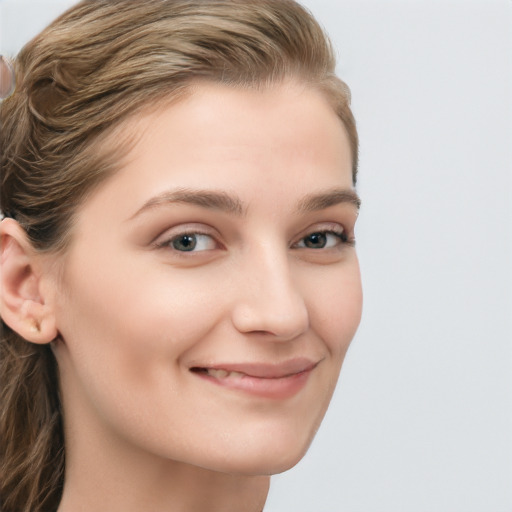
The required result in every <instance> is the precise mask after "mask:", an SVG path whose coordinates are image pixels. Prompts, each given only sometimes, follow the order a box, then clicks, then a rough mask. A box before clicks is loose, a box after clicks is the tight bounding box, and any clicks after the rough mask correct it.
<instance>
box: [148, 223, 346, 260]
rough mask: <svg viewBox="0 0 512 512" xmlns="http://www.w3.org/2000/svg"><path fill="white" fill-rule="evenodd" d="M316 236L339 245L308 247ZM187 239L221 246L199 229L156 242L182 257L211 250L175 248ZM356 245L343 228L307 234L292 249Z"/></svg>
mask: <svg viewBox="0 0 512 512" xmlns="http://www.w3.org/2000/svg"><path fill="white" fill-rule="evenodd" d="M315 235H323V236H325V237H328V236H334V237H336V238H337V239H338V243H336V244H335V245H334V246H332V245H331V247H318V248H313V247H307V246H306V242H305V240H306V239H307V238H308V237H313V236H315ZM185 237H195V238H196V240H195V243H197V237H209V238H210V239H211V240H212V241H213V243H214V244H215V245H216V246H219V245H220V244H219V243H218V242H217V241H216V239H215V236H214V235H212V234H211V233H206V232H204V231H201V230H199V229H189V230H185V231H183V232H181V233H177V234H175V235H173V236H171V237H170V238H166V239H165V240H163V241H161V242H156V243H155V246H156V247H157V248H170V249H171V250H173V251H174V252H176V253H178V254H180V255H184V254H186V253H187V252H188V253H198V252H205V251H208V250H211V249H203V250H201V251H196V250H195V248H196V246H195V245H194V247H192V249H191V250H189V251H187V250H179V249H177V248H176V247H173V244H174V243H175V242H176V241H178V240H179V239H182V240H183V239H184V238H185ZM325 243H326V244H328V243H329V242H328V241H326V242H325ZM300 244H302V245H300ZM354 245H355V239H353V238H349V237H348V236H347V234H346V232H345V231H344V230H343V229H342V228H336V229H318V230H313V231H311V232H309V233H307V234H306V235H304V236H303V237H301V238H300V240H299V241H298V242H296V243H294V244H293V245H292V246H291V248H292V249H310V250H312V251H320V250H333V249H336V248H338V249H339V248H340V246H349V247H353V246H354ZM216 248H217V247H216Z"/></svg>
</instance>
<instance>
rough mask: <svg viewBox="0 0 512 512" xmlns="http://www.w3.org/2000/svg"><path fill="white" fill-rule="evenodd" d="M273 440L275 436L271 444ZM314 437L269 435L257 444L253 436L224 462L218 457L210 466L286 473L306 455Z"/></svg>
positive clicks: (253, 472)
mask: <svg viewBox="0 0 512 512" xmlns="http://www.w3.org/2000/svg"><path fill="white" fill-rule="evenodd" d="M298 437H299V439H298ZM269 439H272V442H270V443H269V442H268V440H269ZM312 439H313V435H310V436H303V435H302V436H300V435H299V436H288V437H287V439H283V438H280V436H272V435H271V434H269V435H267V442H266V443H257V442H256V443H255V442H254V439H253V440H251V442H248V443H247V444H246V445H245V446H241V447H240V448H239V449H237V450H236V451H233V450H230V453H226V454H225V455H224V458H223V459H222V460H221V461H220V464H219V461H218V460H217V461H212V462H213V464H212V465H211V467H210V469H216V470H218V471H221V472H224V473H231V474H239V475H245V476H263V475H265V476H269V475H276V474H279V473H283V472H284V471H287V470H289V469H291V468H292V467H294V466H295V465H296V464H297V463H298V462H299V461H300V460H301V459H302V458H303V457H304V455H305V454H306V452H307V450H308V448H309V446H310V444H311V441H312ZM214 466H217V467H214Z"/></svg>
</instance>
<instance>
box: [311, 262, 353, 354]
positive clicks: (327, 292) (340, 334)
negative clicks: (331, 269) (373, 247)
mask: <svg viewBox="0 0 512 512" xmlns="http://www.w3.org/2000/svg"><path fill="white" fill-rule="evenodd" d="M319 282H323V283H324V288H323V289H322V290H320V289H318V288H316V289H315V290H313V291H312V297H313V298H312V303H313V304H314V305H312V306H311V307H310V312H311V323H312V324H314V328H315V330H316V332H317V333H318V334H319V336H320V337H321V338H322V339H323V340H324V342H325V343H326V345H327V346H328V348H329V350H330V352H331V353H332V354H333V355H334V356H336V357H337V358H338V359H340V358H341V359H343V357H344V355H345V353H346V351H347V349H348V346H349V344H350V342H351V341H352V338H353V337H354V335H355V333H356V331H357V328H358V326H359V323H360V321H361V313H362V302H363V294H362V286H361V277H360V273H359V266H358V264H357V260H354V261H353V262H351V264H350V265H349V266H347V267H346V268H343V269H341V271H340V272H339V274H338V275H337V276H334V275H333V276H331V279H324V280H323V281H319ZM340 364H341V361H340Z"/></svg>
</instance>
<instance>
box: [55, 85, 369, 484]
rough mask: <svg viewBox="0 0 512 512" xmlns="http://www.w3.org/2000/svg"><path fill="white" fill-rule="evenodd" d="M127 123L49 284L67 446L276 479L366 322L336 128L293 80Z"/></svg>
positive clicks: (343, 147) (352, 207)
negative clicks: (125, 149) (119, 156)
mask: <svg viewBox="0 0 512 512" xmlns="http://www.w3.org/2000/svg"><path fill="white" fill-rule="evenodd" d="M124 129H125V130H126V132H127V133H134V134H136V135H137V142H136V144H135V145H134V147H133V150H131V151H130V153H129V154H127V155H126V163H125V164H124V166H123V168H122V169H121V170H120V171H119V172H118V173H116V174H115V175H114V176H112V177H111V178H109V179H108V180H107V181H106V182H104V183H103V184H102V185H101V186H100V187H99V188H98V189H97V190H96V191H95V192H94V193H93V194H92V195H91V196H90V197H89V198H88V199H87V200H86V202H85V203H84V204H83V205H82V206H81V207H80V209H79V211H78V214H77V220H76V223H75V225H74V228H73V238H72V243H71V245H70V248H69V250H68V252H67V253H66V255H65V256H64V259H63V262H62V268H61V274H60V275H59V279H58V280H55V283H56V284H55V291H56V293H55V295H54V300H55V301H56V302H55V308H56V309H55V311H56V318H57V326H58V329H59V332H60V334H61V338H62V340H63V341H59V342H58V343H56V344H55V347H54V350H55V353H56V356H57V359H58V362H59V368H60V373H61V386H62V393H63V402H64V411H65V421H66V429H67V431H66V432H67V436H68V437H67V439H68V448H70V447H71V449H73V447H75V448H74V449H76V450H77V451H79V450H82V451H89V452H90V451H94V450H96V451H97V452H98V453H99V452H100V451H101V453H105V452H107V453H108V452H109V451H117V453H121V452H122V453H125V454H126V453H129V452H130V451H131V452H133V453H138V454H141V453H143V454H145V456H150V457H156V458H158V459H159V460H160V461H165V460H172V461H175V462H176V461H177V462H183V463H187V464H192V465H196V466H201V467H203V468H207V469H213V470H217V471H223V472H235V473H242V474H270V473H276V472H280V471H283V470H285V469H287V468H289V467H291V466H292V465H293V464H295V463H296V462H297V461H298V460H299V459H300V457H302V456H303V454H304V452H305V450H306V449H307V447H308V445H309V443H310V442H311V440H312V437H313V435H314V433H315V431H316V430H317V428H318V426H319V424H320V421H321V419H322V417H323V415H324V413H325V411H326V408H327V405H328V403H329V400H330V398H331V395H332V392H333V390H334V387H335V384H336V381H337V379H338V374H339V371H340V367H341V364H342V361H343V358H344V355H345V353H346V350H347V348H348V345H349V343H350V340H351V339H352V337H353V335H354V333H355V331H356V328H357V326H358V323H359V320H360V314H361V284H360V276H359V267H358V261H357V256H356V252H355V249H354V247H353V238H354V224H355V222H356V218H357V196H355V193H354V191H353V187H352V174H351V155H350V149H349V143H348V138H347V135H346V133H345V130H344V127H343V125H342V123H341V122H340V120H339V119H338V117H337V116H336V115H335V113H334V112H333V110H332V109H331V108H330V106H329V105H328V103H327V101H326V100H325V99H324V97H323V96H322V95H320V93H318V92H315V91H314V90H312V89H310V88H307V87H301V86H298V85H296V84H292V83H290V84H285V85H279V86H274V87H272V88H270V89H266V90H263V91H261V90H260V91H256V90H239V89H233V88H228V87H226V86H221V85H214V84H201V85H199V86H197V88H196V89H195V92H194V93H193V94H192V95H191V96H190V97H188V98H187V99H185V100H182V101H180V102H178V103H176V104H174V105H171V106H165V105H164V106H162V108H161V109H160V110H158V111H154V112H152V113H148V114H146V115H145V116H139V118H138V119H135V120H132V121H129V122H127V123H126V124H125V127H124Z"/></svg>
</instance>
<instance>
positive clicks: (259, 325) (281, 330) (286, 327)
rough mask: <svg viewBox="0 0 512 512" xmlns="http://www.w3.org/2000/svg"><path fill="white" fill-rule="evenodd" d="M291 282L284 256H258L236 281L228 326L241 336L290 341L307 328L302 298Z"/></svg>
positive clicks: (288, 266) (304, 305)
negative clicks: (251, 335)
mask: <svg viewBox="0 0 512 512" xmlns="http://www.w3.org/2000/svg"><path fill="white" fill-rule="evenodd" d="M298 285H299V283H297V282H296V279H294V276H293V273H292V272H291V269H290V263H289V261H288V257H287V255H276V254H274V253H272V252H270V251H269V252H268V253H264V254H262V253H259V254H258V255H257V256H255V257H254V258H252V259H251V261H250V262H249V263H248V264H247V265H246V266H245V267H244V269H243V276H239V279H237V280H236V284H235V286H236V287H237V288H236V293H235V297H234V301H235V306H234V308H233V310H232V322H233V325H234V326H235V328H236V329H237V330H238V331H239V332H242V333H245V334H247V333H258V334H265V335H267V339H269V340H274V341H287V340H292V339H295V338H297V337H298V336H300V335H301V334H303V333H304V332H305V331H307V329H308V328H309V313H308V308H307V305H306V302H305V300H304V295H303V293H301V291H300V290H299V286H298Z"/></svg>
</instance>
